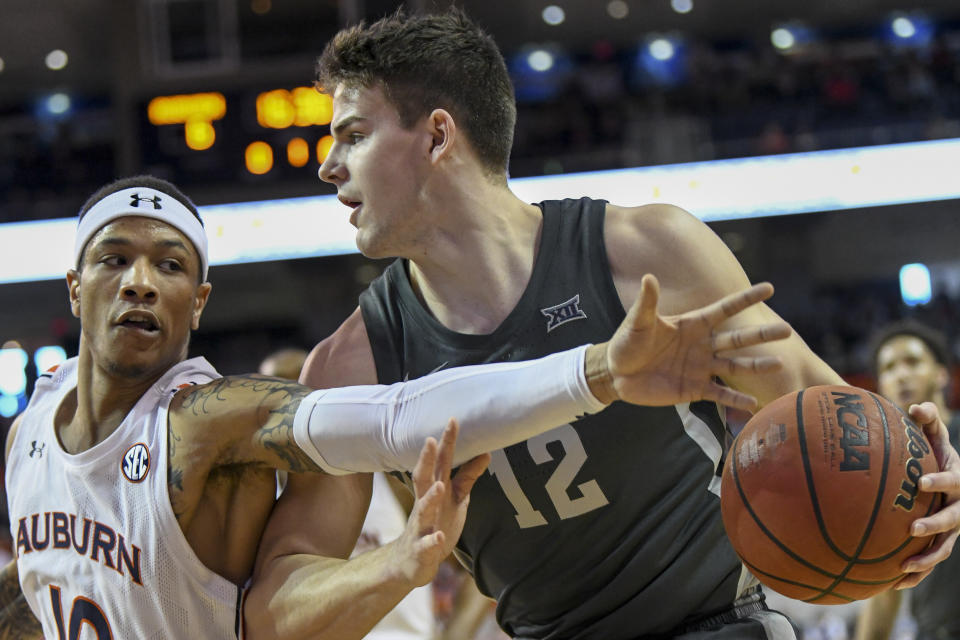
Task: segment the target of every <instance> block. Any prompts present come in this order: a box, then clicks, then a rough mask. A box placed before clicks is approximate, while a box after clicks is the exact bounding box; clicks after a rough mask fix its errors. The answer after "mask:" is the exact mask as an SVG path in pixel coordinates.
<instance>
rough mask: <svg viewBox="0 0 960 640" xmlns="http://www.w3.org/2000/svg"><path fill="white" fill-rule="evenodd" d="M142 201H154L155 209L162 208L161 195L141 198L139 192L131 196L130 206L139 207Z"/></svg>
mask: <svg viewBox="0 0 960 640" xmlns="http://www.w3.org/2000/svg"><path fill="white" fill-rule="evenodd" d="M141 202H152V203H153V208H154V209H162V207H161V206H160V196H154V197H152V198H141V197H140V194H139V193H134V194H133V195H131V196H130V206H131V207H139V206H140V203H141Z"/></svg>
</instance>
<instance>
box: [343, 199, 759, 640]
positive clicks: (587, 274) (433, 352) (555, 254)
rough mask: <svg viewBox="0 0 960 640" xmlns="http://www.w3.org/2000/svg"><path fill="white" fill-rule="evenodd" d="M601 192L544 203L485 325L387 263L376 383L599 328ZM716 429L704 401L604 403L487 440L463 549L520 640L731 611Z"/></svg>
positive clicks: (616, 635)
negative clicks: (434, 302) (461, 327)
mask: <svg viewBox="0 0 960 640" xmlns="http://www.w3.org/2000/svg"><path fill="white" fill-rule="evenodd" d="M605 204H606V203H605V202H603V201H598V200H590V199H587V198H584V199H581V200H563V201H547V202H543V203H541V204H540V208H541V210H542V211H543V228H542V233H541V240H540V250H539V251H538V253H537V258H536V262H535V264H534V266H533V271H532V273H531V276H530V282H529V284H528V286H527V288H526V290H525V291H524V293H523V296H522V297H521V298H520V301H519V302H518V303H517V305H516V307H515V308H514V309H513V311H512V312H511V313H510V314H509V315H508V316H507V318H506V319H505V320H504V321H503V323H502V324H501V325H500V326H499V327H498V328H497V329H496V330H495V331H494V332H493V333H491V334H487V335H467V334H461V333H456V332H454V331H450V330H449V329H447V328H446V327H444V326H443V325H441V324H440V323H439V322H438V321H437V320H436V319H435V318H434V317H433V316H431V315H430V313H429V312H428V311H427V310H426V309H425V308H424V307H423V306H422V304H421V303H420V301H419V300H418V298H417V297H416V295H415V294H414V292H413V290H412V288H411V285H410V282H409V279H408V276H407V271H406V262H405V261H404V260H397V261H395V262H394V263H393V264H391V265H390V266H389V267H388V268H387V270H386V271H385V272H384V274H383V275H382V276H381V277H379V278H378V279H377V280H375V281H374V282H373V283H372V284H371V285H370V287H369V288H368V289H367V290H366V291H364V292H363V293H362V294H361V296H360V308H361V311H362V313H363V320H364V323H365V325H366V329H367V333H368V335H369V338H370V343H371V346H372V347H373V355H374V360H375V361H376V368H377V377H378V379H379V382H381V383H392V382H396V381H398V380H406V379H413V378H417V377H418V376H422V375H425V374H427V373H429V372H432V371H434V370H438V369H441V368H447V367H454V366H458V365H466V364H477V363H483V362H498V361H515V360H527V359H532V358H537V357H541V356H544V355H548V354H550V353H553V352H556V351H561V350H564V349H569V348H573V347H575V346H578V345H581V344H585V343H597V342H602V341H604V340H607V339H609V338H610V336H611V335H612V334H613V332H614V330H615V329H616V327H617V326H618V325H619V324H620V322H621V321H622V320H623V318H624V316H625V311H624V309H623V305H622V304H621V303H620V299H619V297H618V295H617V291H616V289H615V287H614V283H613V278H612V276H611V274H610V267H609V266H608V262H607V256H606V249H605V246H604V240H603V220H604V213H605ZM724 445H725V427H724V422H723V420H722V419H721V415H720V413H719V410H718V407H717V406H716V405H715V404H712V403H693V404H683V405H677V406H674V407H637V406H633V405H628V404H625V403H620V402H617V403H614V404H612V405H611V406H609V407H608V408H607V409H605V410H604V411H602V412H600V413H598V414H595V415H591V416H587V417H584V418H582V419H581V420H578V421H577V422H575V423H574V424H566V425H557V428H556V429H554V430H552V431H549V432H547V433H544V434H542V435H540V436H537V437H534V438H531V439H530V440H527V441H526V442H523V443H520V444H517V445H514V446H512V447H508V448H507V449H504V450H500V451H496V452H493V459H492V462H491V464H490V467H489V471H488V472H487V473H485V474H484V475H483V476H481V478H480V479H479V480H478V481H477V483H476V485H475V487H474V489H473V493H472V494H471V499H470V508H469V513H468V517H467V522H466V526H465V528H464V533H463V536H462V537H461V539H460V542H459V544H458V552H459V555H460V556H461V560H463V561H464V563H465V564H466V565H467V567H468V568H469V569H470V570H471V571H472V572H473V574H474V577H475V579H476V582H477V585H478V586H479V588H480V590H481V591H482V592H483V593H485V594H487V595H489V596H491V597H493V598H495V599H496V600H497V619H498V621H499V622H500V624H501V626H502V627H503V628H504V629H505V630H506V631H507V632H508V633H510V634H512V635H513V636H514V637H517V638H537V639H551V640H553V639H558V638H564V639H577V640H583V639H600V638H602V639H603V640H617V639H630V640H634V639H636V638H638V637H640V636H642V635H644V634H654V633H663V632H666V631H668V630H670V629H672V628H674V627H675V626H676V625H678V624H679V623H680V622H681V621H683V620H684V619H685V618H689V617H693V616H697V615H704V614H707V613H710V612H714V611H716V610H718V609H723V608H725V607H728V606H729V605H730V603H731V602H732V601H733V600H734V598H735V597H736V591H737V588H738V581H739V580H740V577H741V564H740V562H739V560H738V559H737V557H736V555H735V554H734V552H733V550H732V548H731V546H730V544H729V542H728V541H727V538H726V536H725V534H724V530H723V526H722V523H721V519H720V500H719V486H720V481H719V475H720V469H721V466H720V464H721V457H722V452H723V451H725V450H726V447H725V446H724Z"/></svg>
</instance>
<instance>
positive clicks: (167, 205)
mask: <svg viewBox="0 0 960 640" xmlns="http://www.w3.org/2000/svg"><path fill="white" fill-rule="evenodd" d="M127 216H143V217H145V218H155V219H157V220H160V221H161V222H166V223H167V224H169V225H170V226H171V227H175V228H176V229H178V230H179V231H180V232H181V233H183V235H185V236H187V238H189V239H190V242H192V243H193V246H194V248H195V249H196V250H197V254H198V255H199V256H200V270H201V271H202V272H203V281H204V282H206V281H207V270H208V267H209V262H210V261H209V259H208V257H207V234H206V232H205V231H204V230H203V224H201V222H200V219H199V218H197V216H195V215H193V212H192V211H190V209H187V207H186V206H184V204H183V203H182V202H180V201H179V200H177V199H176V198H174V197H173V196H170V195H167V194H166V193H164V192H162V191H157V190H156V189H150V188H148V187H131V188H130V189H123V190H122V191H117V192H115V193H111V194H110V195H108V196H107V197H105V198H104V199H103V200H100V201H99V202H97V204H95V205H93V206H92V207H90V209H89V210H87V212H86V213H85V214H84V215H83V217H82V218H80V222H79V223H78V224H77V239H76V241H75V242H74V245H73V253H74V257H75V264H79V263H80V256H81V254H82V253H83V248H84V247H85V246H86V245H87V242H89V241H90V238H92V237H93V235H94V234H95V233H96V232H97V231H99V230H100V229H102V228H103V227H104V226H105V225H107V224H108V223H110V222H113V221H114V220H116V219H117V218H125V217H127Z"/></svg>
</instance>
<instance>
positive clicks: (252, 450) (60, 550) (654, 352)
mask: <svg viewBox="0 0 960 640" xmlns="http://www.w3.org/2000/svg"><path fill="white" fill-rule="evenodd" d="M294 231H295V230H292V231H291V232H294ZM75 259H76V265H77V267H76V269H72V270H70V271H69V272H68V274H67V288H68V293H69V302H70V306H71V311H72V312H73V313H74V315H76V316H77V317H79V318H80V323H81V338H80V345H79V353H78V356H77V357H75V358H72V359H70V360H68V361H67V362H66V363H64V364H63V365H61V366H60V367H58V368H56V369H54V370H51V371H49V372H48V373H47V374H46V375H45V376H43V377H42V378H40V379H39V380H38V382H37V385H36V387H35V389H34V393H33V395H32V397H31V400H30V405H29V406H28V408H27V409H26V411H25V412H24V413H23V414H22V415H20V416H19V417H18V418H17V420H16V422H15V423H14V425H13V427H12V428H11V431H10V434H9V436H8V439H7V449H6V455H7V470H6V483H7V490H8V496H9V497H8V501H9V513H10V520H11V532H12V535H13V538H14V544H15V550H16V560H15V562H13V563H11V564H10V565H8V566H7V568H6V569H5V570H4V572H3V575H2V580H0V584H2V587H0V596H2V597H3V599H2V601H0V610H2V614H0V635H4V634H5V636H6V637H40V634H41V633H42V634H43V635H44V636H45V637H47V638H51V639H57V640H88V639H90V638H98V639H99V640H106V639H107V638H116V639H118V640H119V639H124V640H133V639H136V640H147V639H150V640H152V639H160V638H163V639H165V640H166V639H170V638H182V639H184V640H186V639H191V640H193V639H196V638H203V639H205V640H219V639H225V638H236V637H240V636H242V635H243V634H244V633H245V632H248V633H249V637H251V638H255V639H258V638H271V637H278V638H285V639H289V638H296V637H305V638H314V639H317V638H329V639H336V640H345V639H350V638H360V637H362V636H363V635H364V634H365V633H366V632H367V631H368V630H369V629H370V628H371V627H372V626H373V624H375V623H376V621H377V620H379V619H380V618H382V617H383V615H384V614H385V613H386V612H387V611H389V610H390V608H391V607H393V606H394V605H395V604H396V603H397V602H398V601H399V600H400V599H401V598H402V597H403V596H404V595H405V594H406V593H408V592H409V591H410V589H411V588H413V587H415V586H419V585H422V584H426V583H427V582H428V581H429V580H430V579H431V578H432V577H433V575H434V573H435V571H436V568H437V565H438V563H439V562H440V561H441V560H442V559H443V558H445V557H446V556H447V555H448V554H449V553H450V551H451V548H452V545H453V544H454V542H455V541H456V539H457V537H458V536H459V534H460V531H461V529H462V527H463V522H464V517H465V511H466V505H467V497H468V494H469V491H470V488H471V487H472V485H473V483H474V481H475V480H476V478H477V477H478V475H479V474H481V473H482V472H483V471H484V469H485V467H486V465H487V463H488V461H489V457H488V456H487V455H486V454H485V453H484V452H486V451H490V450H494V449H498V448H500V447H503V446H507V445H508V444H510V443H512V442H518V441H521V440H524V439H526V438H529V437H531V436H533V435H535V434H536V433H538V432H541V431H545V430H546V429H548V428H550V427H551V426H552V425H555V424H557V423H558V422H574V421H576V420H577V418H578V416H581V415H584V414H589V413H591V412H594V411H597V410H599V409H601V408H603V407H604V406H605V405H606V404H608V403H610V402H612V401H614V400H616V399H629V401H631V402H645V403H647V404H650V403H651V402H656V401H658V400H663V401H666V402H682V401H689V400H693V399H696V398H700V397H703V398H708V399H710V400H713V401H720V402H725V403H729V404H731V405H733V406H737V407H741V408H747V409H749V408H751V407H753V406H755V404H756V401H755V399H753V398H751V397H750V396H749V395H747V394H743V393H739V392H736V391H734V390H731V389H728V388H725V387H722V386H720V385H718V384H716V382H715V381H714V376H718V375H721V374H730V373H732V372H739V373H742V374H743V375H766V374H767V373H768V372H769V371H771V370H776V368H777V367H778V366H779V361H778V360H777V359H776V358H769V357H761V358H754V357H751V356H742V357H741V356H740V355H739V354H738V353H737V351H735V350H733V349H734V348H735V347H742V346H749V345H753V344H758V343H761V342H765V341H769V340H776V339H781V338H783V337H784V336H785V335H786V334H787V328H786V327H785V326H784V325H783V324H782V323H773V324H770V325H761V326H753V327H749V328H739V329H737V330H734V331H725V330H714V329H715V327H716V326H717V325H719V324H720V323H722V322H724V321H725V320H727V319H728V318H729V317H730V316H731V315H733V314H736V313H739V312H740V311H742V310H743V309H745V308H747V307H749V306H751V305H753V304H756V303H757V302H758V301H760V300H762V299H765V298H766V297H768V296H769V295H770V294H771V293H772V287H770V286H769V285H765V286H759V285H758V286H754V287H750V288H748V289H746V290H745V291H742V292H738V293H736V294H733V295H730V296H726V297H724V298H723V299H721V300H719V301H717V302H715V303H713V304H710V305H707V306H705V307H703V308H702V309H698V310H696V311H695V312H692V313H688V314H685V315H681V316H675V317H664V316H660V315H659V314H658V313H657V284H656V281H655V280H654V279H652V278H651V279H648V281H647V282H646V283H645V285H644V287H643V294H642V295H641V296H640V298H638V301H637V305H636V307H635V308H634V309H633V312H632V313H631V315H630V317H629V318H628V319H627V320H626V321H625V322H624V323H623V327H622V331H620V332H618V334H617V335H615V336H614V338H613V339H612V340H610V341H609V342H604V343H601V344H597V345H592V346H587V347H579V348H575V349H571V350H569V351H566V352H563V353H560V354H555V355H553V356H549V357H547V358H542V359H539V360H532V361H529V362H521V363H511V364H505V365H490V366H479V367H469V368H463V369H451V370H449V371H442V372H438V373H435V374H433V375H432V376H427V377H423V378H421V379H420V380H418V381H414V382H409V383H403V384H398V385H391V386H367V387H346V388H342V389H337V390H323V391H313V392H311V389H310V388H308V387H304V386H300V385H297V384H294V383H292V382H290V381H286V380H280V379H274V378H267V377H264V376H260V375H247V376H233V377H226V378H224V377H221V376H219V374H218V373H217V372H216V371H215V370H214V369H213V368H212V367H211V366H210V364H209V363H207V362H206V361H205V360H204V359H203V358H193V359H187V357H186V356H187V349H188V343H189V337H190V331H191V330H192V329H196V328H197V327H198V325H199V321H200V317H201V315H202V312H203V309H204V306H205V305H206V302H207V299H208V296H209V295H210V290H211V285H210V284H209V283H208V282H207V267H208V257H207V240H206V235H205V232H204V229H203V227H202V223H201V221H200V219H199V216H198V215H197V212H196V208H195V207H194V206H193V205H192V203H190V201H189V200H188V199H187V198H186V197H185V196H183V195H182V194H181V193H180V192H179V191H178V190H177V189H176V188H175V187H174V186H173V185H170V184H169V183H166V182H164V181H159V180H156V179H153V178H150V177H136V178H128V179H125V180H121V181H118V182H116V183H113V184H111V185H107V186H106V187H104V188H103V189H101V190H100V191H98V192H97V193H96V194H94V195H93V196H92V197H91V198H90V199H89V200H88V202H87V203H86V204H85V205H84V207H83V209H82V210H81V214H80V219H79V223H78V227H77V236H76V242H75ZM454 414H456V415H457V417H458V418H459V419H460V420H461V421H462V424H463V430H462V432H461V433H460V437H459V441H458V439H457V438H458V430H457V426H456V423H453V422H451V423H450V425H449V426H448V427H447V428H446V430H444V431H443V434H442V436H441V437H440V441H439V444H438V442H437V440H435V439H434V438H433V437H430V436H432V435H438V434H439V431H440V428H441V427H438V426H437V425H443V424H446V422H447V420H448V417H449V416H451V415H454ZM420 425H429V426H420ZM455 444H456V451H454V445H455ZM453 466H459V470H458V472H457V473H456V475H454V476H453V477H452V478H451V468H452V467H453ZM387 469H397V470H400V469H413V476H412V479H413V485H414V488H415V497H416V500H415V503H414V507H413V511H412V514H411V516H410V518H409V520H408V522H407V526H406V528H405V529H404V531H403V533H402V535H401V536H400V537H399V538H398V539H397V540H396V541H394V542H391V543H389V544H387V545H384V546H382V547H380V548H378V549H376V550H373V551H371V552H370V553H366V554H363V555H361V556H358V557H357V558H355V559H352V560H349V561H347V560H345V558H346V557H347V556H348V555H349V553H350V550H351V549H352V548H353V546H354V543H355V541H356V538H357V534H358V531H359V526H360V521H357V522H356V523H354V522H353V521H352V519H350V518H345V517H344V505H347V508H349V509H353V508H355V505H356V503H357V502H360V503H361V505H362V508H364V509H365V507H366V502H365V499H364V496H365V494H366V492H368V491H369V477H368V476H367V475H354V476H351V475H344V474H350V473H352V472H358V471H359V472H371V471H377V470H387ZM277 470H283V471H288V472H292V473H291V476H292V477H294V478H296V477H298V476H309V477H310V478H311V480H312V482H307V483H303V484H299V483H292V482H291V486H290V487H288V490H289V489H291V488H293V490H294V493H295V492H296V490H298V489H300V490H302V489H304V488H305V487H306V488H309V490H311V491H313V492H314V494H313V495H312V497H313V498H314V500H315V501H314V502H313V505H315V506H316V507H317V509H318V512H310V513H307V512H304V513H303V514H302V518H301V522H300V523H290V522H282V523H278V524H276V525H275V526H271V527H270V529H269V530H268V531H266V532H265V527H267V524H268V520H269V519H270V518H272V516H271V510H272V509H273V506H274V501H275V496H276V480H275V477H276V471H277ZM287 495H288V492H285V493H284V497H287ZM358 496H359V497H360V500H359V501H358V499H357V498H358ZM360 520H361V521H362V518H361V519H360ZM298 524H299V526H298ZM271 525H273V523H271ZM281 525H283V526H281ZM278 540H283V542H284V544H285V545H286V548H287V549H289V550H291V552H290V553H287V554H275V553H274V554H269V555H268V556H266V557H264V556H262V555H261V557H260V558H259V559H258V557H257V550H258V545H260V547H261V548H262V547H267V548H270V549H276V548H277V542H278ZM305 553H306V554H309V555H308V556H306V557H305V556H304V554H305ZM317 556H324V557H325V558H326V559H325V560H323V561H319V560H318V559H317ZM278 576H279V578H278ZM250 581H252V586H251V587H250V597H249V598H247V600H246V604H244V597H245V593H246V591H245V588H244V587H245V586H246V585H247V584H248V582H250ZM18 583H19V584H18ZM25 605H28V606H25ZM305 618H309V624H304V619H305ZM37 620H39V625H38V624H37Z"/></svg>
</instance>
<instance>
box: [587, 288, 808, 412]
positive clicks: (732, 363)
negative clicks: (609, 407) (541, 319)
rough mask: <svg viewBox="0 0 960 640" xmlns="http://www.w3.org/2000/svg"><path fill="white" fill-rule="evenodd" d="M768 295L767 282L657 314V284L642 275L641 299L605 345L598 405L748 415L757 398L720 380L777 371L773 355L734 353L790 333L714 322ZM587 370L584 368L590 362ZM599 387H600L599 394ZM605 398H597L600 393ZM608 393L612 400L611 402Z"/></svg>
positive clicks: (783, 326)
mask: <svg viewBox="0 0 960 640" xmlns="http://www.w3.org/2000/svg"><path fill="white" fill-rule="evenodd" d="M772 295H773V285H771V284H770V283H761V284H756V285H753V286H752V287H750V288H749V289H745V290H743V291H739V292H737V293H732V294H730V295H728V296H725V297H723V298H721V299H720V300H718V301H716V302H714V303H712V304H709V305H707V306H705V307H701V308H699V309H694V310H693V311H688V312H687V313H683V314H679V315H673V316H663V315H660V314H659V313H658V312H657V304H658V301H659V298H660V285H659V283H658V282H657V279H656V277H654V276H653V275H651V274H647V275H645V276H644V277H643V280H642V282H641V287H640V295H639V296H638V297H637V300H636V302H635V303H634V304H633V306H632V307H631V308H630V310H629V311H628V312H627V317H626V318H625V319H624V321H623V322H622V323H621V324H620V326H619V327H618V328H617V331H616V332H615V333H614V335H613V337H612V338H611V339H610V341H609V342H607V343H604V344H603V345H596V346H597V347H605V359H606V363H605V364H606V375H607V377H606V380H603V381H600V382H594V381H591V375H590V372H589V370H588V372H587V379H588V381H591V389H592V390H594V391H595V392H596V388H595V385H596V387H599V388H601V391H600V393H598V394H597V397H598V398H599V399H600V400H604V401H611V400H613V399H620V400H625V401H627V402H631V403H634V404H642V405H647V406H667V405H672V404H677V403H681V402H692V401H695V400H710V401H713V402H719V403H721V404H724V405H727V406H730V407H734V408H737V409H742V410H746V411H753V410H755V409H756V408H757V399H756V398H754V397H753V396H751V395H748V394H746V393H743V392H740V391H737V390H735V389H731V388H730V387H726V386H723V385H722V384H720V383H719V382H718V380H717V379H718V378H722V377H725V376H732V375H742V374H748V375H767V374H769V373H771V372H774V371H777V370H779V369H780V368H781V367H782V363H781V362H780V359H779V358H777V357H775V356H750V355H745V354H743V353H742V352H740V351H739V350H741V349H744V348H746V347H751V346H754V345H758V344H764V343H768V342H774V341H776V340H783V339H784V338H787V337H788V336H790V334H791V331H792V330H791V328H790V325H788V324H787V323H786V322H774V323H769V324H763V325H758V326H746V327H738V328H735V329H728V330H724V329H721V328H720V325H721V324H722V323H723V322H724V321H725V320H727V319H729V318H731V317H733V316H735V315H737V314H738V313H740V312H741V311H743V310H744V309H747V308H749V307H751V306H753V305H755V304H758V303H760V302H763V301H764V300H766V299H768V298H769V297H770V296H772ZM588 368H589V364H588ZM604 387H605V389H604ZM604 393H605V394H606V395H607V397H602V394H604ZM610 395H613V397H612V398H611V397H609V396H610Z"/></svg>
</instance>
